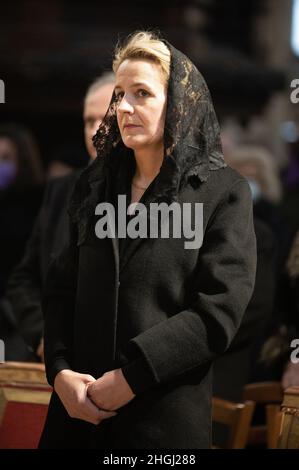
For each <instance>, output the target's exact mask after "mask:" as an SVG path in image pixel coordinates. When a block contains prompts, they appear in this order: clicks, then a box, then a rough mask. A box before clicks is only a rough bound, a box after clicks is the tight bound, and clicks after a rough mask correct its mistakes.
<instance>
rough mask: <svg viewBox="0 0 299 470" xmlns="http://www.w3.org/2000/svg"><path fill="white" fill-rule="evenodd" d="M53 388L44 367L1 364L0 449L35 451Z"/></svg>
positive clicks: (27, 364)
mask: <svg viewBox="0 0 299 470" xmlns="http://www.w3.org/2000/svg"><path fill="white" fill-rule="evenodd" d="M51 391H52V388H51V387H50V386H49V385H48V384H47V380H46V374H45V367H44V365H43V364H35V363H34V364H31V363H21V362H20V363H17V362H11V363H9V362H6V363H4V364H0V449H35V448H37V445H38V442H39V439H40V435H41V432H42V429H43V426H44V423H45V419H46V415H47V410H48V404H49V401H50V397H51Z"/></svg>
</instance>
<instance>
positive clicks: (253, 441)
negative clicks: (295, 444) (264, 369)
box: [243, 382, 283, 449]
mask: <svg viewBox="0 0 299 470" xmlns="http://www.w3.org/2000/svg"><path fill="white" fill-rule="evenodd" d="M243 399H244V400H252V401H254V402H255V404H256V405H262V407H264V410H265V424H260V425H252V426H251V428H250V430H249V436H248V444H249V445H265V446H267V448H268V449H273V448H276V447H277V443H278V438H279V431H280V422H281V417H282V415H281V413H280V406H281V403H282V400H283V388H282V386H281V383H280V382H256V383H251V384H247V385H245V387H244V393H243Z"/></svg>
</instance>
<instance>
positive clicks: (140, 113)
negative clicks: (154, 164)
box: [115, 59, 167, 150]
mask: <svg viewBox="0 0 299 470" xmlns="http://www.w3.org/2000/svg"><path fill="white" fill-rule="evenodd" d="M115 93H116V95H117V97H118V104H117V122H118V127H119V130H120V133H121V137H122V140H123V142H124V144H125V145H126V146H127V147H129V148H132V149H133V150H140V149H145V148H149V147H159V146H160V145H162V144H163V135H164V123H165V113H166V100H167V86H166V84H165V79H164V77H163V75H162V73H161V69H160V67H159V65H157V64H156V63H154V62H152V61H149V60H139V59H138V60H132V59H127V60H125V61H124V62H122V63H121V65H120V66H119V68H118V70H117V72H116V85H115Z"/></svg>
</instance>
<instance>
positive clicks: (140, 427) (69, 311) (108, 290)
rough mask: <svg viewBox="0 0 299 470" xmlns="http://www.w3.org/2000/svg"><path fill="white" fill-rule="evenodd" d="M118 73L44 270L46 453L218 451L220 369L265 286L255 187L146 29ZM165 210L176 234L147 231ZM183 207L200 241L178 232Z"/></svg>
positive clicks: (192, 85)
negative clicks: (57, 249)
mask: <svg viewBox="0 0 299 470" xmlns="http://www.w3.org/2000/svg"><path fill="white" fill-rule="evenodd" d="M113 68H114V71H115V75H116V83H115V90H114V94H113V96H112V100H111V103H110V106H109V110H108V112H107V114H106V116H105V118H104V120H103V123H102V125H101V126H100V127H99V129H98V131H97V134H96V136H95V138H94V144H95V147H96V149H97V155H98V157H97V159H96V160H95V161H94V163H93V164H92V165H90V166H89V167H88V169H87V170H86V171H85V172H84V173H83V174H82V176H81V177H80V179H79V181H78V183H77V186H76V188H75V190H74V193H73V196H72V201H71V204H70V207H69V214H70V240H69V243H68V245H67V246H66V247H65V249H64V250H63V251H62V253H61V256H60V257H59V258H57V259H56V260H55V261H54V262H53V263H52V266H51V267H50V270H49V273H48V280H47V286H46V291H45V296H44V302H43V310H44V316H45V362H46V369H47V376H48V380H49V383H50V384H52V385H53V386H54V392H53V395H52V399H51V403H50V406H49V413H48V417H47V421H46V424H45V429H44V433H43V436H42V438H41V442H40V447H42V448H58V447H60V448H68V447H72V448H78V447H81V448H98V449H99V448H114V449H116V448H127V449H138V448H147V449H150V448H173V449H174V448H208V447H210V444H211V443H210V435H211V434H210V433H211V365H212V361H213V360H214V358H215V357H216V356H217V355H219V354H221V353H222V352H224V351H225V350H226V348H227V347H228V346H229V344H230V342H231V340H232V339H233V337H234V335H235V333H236V331H237V329H238V326H239V324H240V321H241V319H242V315H243V313H244V310H245V308H246V306H247V304H248V301H249V299H250V297H251V293H252V290H253V284H254V278H255V265H256V253H255V251H256V247H255V236H254V231H253V224H252V204H251V195H250V189H249V186H248V184H247V182H246V181H245V179H244V178H243V177H241V176H240V175H238V174H237V173H236V172H235V171H233V170H231V169H230V168H228V167H227V165H226V164H225V163H224V160H223V156H222V152H221V146H220V138H219V127H218V123H217V119H216V116H215V113H214V109H213V105H212V102H211V98H210V94H209V91H208V89H207V86H206V84H205V81H204V79H203V78H202V76H201V74H200V73H199V71H198V70H197V69H196V67H195V66H194V65H193V64H192V63H191V62H190V60H189V59H188V58H187V57H186V56H185V55H184V54H182V53H181V52H179V51H178V50H176V49H175V48H174V47H172V46H171V45H170V44H169V43H168V42H167V41H165V40H162V39H159V38H157V37H156V36H155V35H154V34H152V33H148V32H138V33H135V34H134V35H132V36H131V37H130V38H129V39H128V41H127V43H126V44H125V45H124V46H123V47H120V48H117V50H116V54H115V58H114V63H113ZM120 196H123V197H124V198H125V206H124V205H122V208H121V210H120ZM122 201H123V200H122ZM160 203H164V208H165V207H168V208H169V209H170V208H172V209H173V208H175V209H176V211H177V212H175V210H173V211H171V210H169V214H170V215H169V219H168V220H167V222H168V223H169V226H170V227H172V228H173V231H171V230H170V232H171V233H170V234H169V236H168V237H164V236H161V233H162V232H161V231H159V235H158V237H154V236H151V235H152V232H151V230H150V229H149V227H150V225H151V223H153V221H155V219H154V218H153V217H152V214H151V208H152V207H153V206H152V204H160ZM102 204H104V205H105V204H106V205H105V206H104V207H106V208H107V213H108V212H109V211H110V212H109V217H107V213H105V211H103V210H102V209H103V206H102ZM122 204H123V202H122ZM136 204H137V205H136ZM138 204H139V206H138ZM173 204H174V205H173ZM186 204H188V205H189V206H186ZM165 205H166V206H165ZM111 207H112V209H111ZM123 207H125V210H124V209H123ZM185 207H191V210H190V212H189V214H190V213H191V214H192V216H191V222H192V223H191V226H192V228H194V224H195V229H194V231H193V232H192V231H191V233H193V235H194V238H196V237H197V236H198V234H200V232H202V243H201V245H200V246H199V245H196V244H193V245H186V242H188V241H189V242H190V240H189V238H190V237H189V232H185V231H182V230H181V235H180V236H178V234H177V226H178V224H179V222H181V220H178V219H177V214H178V213H179V212H180V210H181V209H182V212H181V213H182V214H188V211H187V210H186V212H184V211H183V209H185ZM200 208H203V218H202V220H201V222H202V224H197V225H196V223H197V222H198V221H199V220H200V217H198V215H199V212H200V210H201V209H200ZM114 209H115V210H114ZM196 211H197V212H196ZM138 214H142V215H143V219H142V221H143V222H142V223H141V219H139V225H142V226H143V228H144V227H146V229H145V230H146V233H144V232H142V233H141V232H140V230H141V228H140V226H139V227H138V224H137V223H136V220H134V217H137V215H138ZM99 215H101V216H102V217H99ZM105 217H106V218H105ZM115 217H116V220H115ZM124 221H125V228H126V229H127V230H124V225H123V224H124ZM144 222H146V223H145V224H144V225H143V223H144ZM164 222H165V220H164ZM172 222H175V224H174V225H173V224H172ZM185 222H186V221H185V220H183V222H182V223H183V224H184V223H185ZM161 223H162V222H161ZM107 226H109V229H107ZM184 227H185V226H184ZM150 228H152V227H150ZM160 228H161V227H160ZM106 229H107V234H106V235H107V236H103V232H104V231H105V230H106ZM138 230H139V235H138ZM136 232H137V236H135V234H136ZM182 232H184V233H182ZM193 241H194V240H193Z"/></svg>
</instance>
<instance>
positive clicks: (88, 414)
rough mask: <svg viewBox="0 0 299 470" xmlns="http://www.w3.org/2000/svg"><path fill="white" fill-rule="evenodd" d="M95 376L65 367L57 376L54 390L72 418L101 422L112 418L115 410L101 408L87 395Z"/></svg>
mask: <svg viewBox="0 0 299 470" xmlns="http://www.w3.org/2000/svg"><path fill="white" fill-rule="evenodd" d="M91 382H95V378H94V377H92V376H91V375H89V374H80V373H78V372H74V371H73V370H69V369H63V370H61V371H60V372H58V374H57V375H56V377H55V381H54V390H55V392H56V393H57V395H58V396H59V398H60V400H61V402H62V404H63V406H64V407H65V409H66V411H67V412H68V414H69V416H70V417H71V418H77V419H82V420H84V421H87V422H88V423H92V424H99V423H100V422H101V421H102V420H103V419H107V418H112V417H113V416H115V415H116V414H117V413H116V412H115V411H105V410H101V409H99V408H98V407H97V406H95V405H94V403H93V402H92V401H91V400H90V399H89V398H88V396H87V387H88V384H90V383H91Z"/></svg>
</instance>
